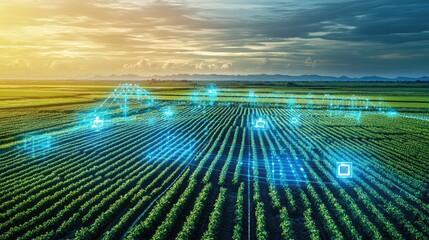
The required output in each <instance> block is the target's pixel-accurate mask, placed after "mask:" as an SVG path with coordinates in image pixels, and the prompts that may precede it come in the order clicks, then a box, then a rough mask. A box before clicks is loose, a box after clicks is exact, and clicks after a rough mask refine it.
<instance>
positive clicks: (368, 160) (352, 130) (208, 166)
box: [0, 101, 429, 240]
mask: <svg viewBox="0 0 429 240" xmlns="http://www.w3.org/2000/svg"><path fill="white" fill-rule="evenodd" d="M173 107H174V110H175V116H174V117H173V118H171V119H165V118H164V117H163V116H162V112H159V111H151V110H150V109H149V110H147V111H142V112H138V113H135V114H134V115H132V119H133V120H132V121H118V122H117V123H115V124H111V125H109V126H107V127H106V128H104V129H102V130H101V131H90V130H89V129H87V128H75V126H74V124H75V121H69V120H66V118H64V117H63V116H62V115H61V114H57V113H55V112H52V113H51V112H49V111H46V112H45V113H43V114H46V115H49V119H50V120H49V123H45V125H43V124H42V123H41V122H40V120H38V118H43V119H46V118H45V117H43V116H41V115H37V116H36V115H35V116H34V119H32V122H34V125H33V126H32V128H33V132H34V133H46V132H52V133H54V134H53V136H54V141H53V145H52V149H50V151H48V152H46V153H44V154H43V156H38V157H32V156H31V154H28V153H25V152H24V151H23V150H22V149H20V148H19V147H17V146H14V144H13V143H11V144H10V145H11V146H10V147H7V148H4V149H2V150H1V151H2V152H1V153H2V154H1V155H0V239H60V238H75V239H174V238H177V239H231V238H232V239H237V240H238V239H385V238H388V239H427V238H429V199H428V197H427V196H428V191H429V190H428V188H429V182H428V179H429V171H428V162H427V161H428V156H429V148H428V147H427V144H428V143H429V124H428V122H427V121H419V120H418V119H411V118H389V117H387V116H384V115H375V114H374V115H365V116H363V119H362V121H361V123H360V124H356V123H355V122H354V121H353V120H351V119H348V118H333V117H332V116H330V115H329V113H328V112H327V111H324V110H320V109H305V108H302V109H294V110H291V109H287V108H280V107H278V106H270V105H265V106H264V105H260V106H251V105H238V104H236V105H230V106H225V105H224V104H216V103H215V104H212V105H205V106H204V107H195V106H194V105H193V104H192V103H190V102H186V101H182V102H179V103H178V104H175V105H174V106H173ZM66 108H67V109H68V110H70V111H73V110H76V109H75V108H76V106H73V105H71V106H67V107H66ZM160 108H165V105H162V104H161V105H160ZM297 113H299V116H300V123H299V125H297V126H294V125H292V124H290V117H291V115H292V114H297ZM12 116H14V117H15V119H21V118H31V116H28V115H26V114H23V113H19V112H17V113H12ZM257 116H265V120H266V121H267V123H268V124H269V127H268V128H266V129H263V130H261V129H253V128H252V127H251V125H250V124H249V123H251V122H252V119H254V118H255V117H257ZM11 118H12V117H11V116H7V115H1V119H2V121H5V122H6V121H12V120H11ZM118 118H120V117H118ZM17 124H18V125H19V124H20V123H19V122H17ZM2 129H3V130H4V131H3V132H2V133H1V139H3V141H2V142H1V143H2V144H6V143H9V142H10V139H12V137H11V136H12V135H13V134H16V132H17V131H18V130H17V128H16V127H15V128H12V127H7V126H3V127H2ZM17 145H19V144H17ZM339 161H352V162H353V178H351V179H339V178H337V177H336V165H335V164H336V162H339Z"/></svg>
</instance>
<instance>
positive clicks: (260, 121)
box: [255, 118, 267, 128]
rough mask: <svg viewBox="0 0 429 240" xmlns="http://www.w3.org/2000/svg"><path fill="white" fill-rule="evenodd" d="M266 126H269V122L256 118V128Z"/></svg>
mask: <svg viewBox="0 0 429 240" xmlns="http://www.w3.org/2000/svg"><path fill="white" fill-rule="evenodd" d="M266 126H267V122H266V121H264V120H263V119H262V118H259V119H258V120H256V123H255V128H266Z"/></svg>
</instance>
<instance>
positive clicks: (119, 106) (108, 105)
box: [95, 83, 154, 119]
mask: <svg viewBox="0 0 429 240" xmlns="http://www.w3.org/2000/svg"><path fill="white" fill-rule="evenodd" d="M152 103H154V99H153V97H152V96H151V95H150V94H149V92H147V91H146V90H145V89H142V88H141V87H139V86H138V85H137V84H129V83H123V84H119V85H118V87H117V88H116V89H115V90H114V91H113V92H112V93H111V94H110V95H109V96H108V97H107V98H106V99H105V100H104V101H103V102H102V103H101V104H100V105H99V106H98V108H97V109H95V112H97V113H99V112H105V113H106V114H110V115H114V114H115V112H116V114H117V112H118V110H120V111H122V113H123V116H124V118H125V119H129V118H130V116H129V113H132V112H136V111H139V110H140V109H142V107H143V105H151V104H152Z"/></svg>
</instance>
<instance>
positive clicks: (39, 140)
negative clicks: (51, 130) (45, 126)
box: [23, 135, 52, 158]
mask: <svg viewBox="0 0 429 240" xmlns="http://www.w3.org/2000/svg"><path fill="white" fill-rule="evenodd" d="M51 147H52V137H51V136H50V135H26V136H25V138H24V145H23V149H24V150H25V151H26V152H27V153H29V154H31V156H32V157H33V158H34V157H37V156H41V155H45V154H47V153H48V151H50V149H51Z"/></svg>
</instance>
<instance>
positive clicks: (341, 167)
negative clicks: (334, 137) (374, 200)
mask: <svg viewBox="0 0 429 240" xmlns="http://www.w3.org/2000/svg"><path fill="white" fill-rule="evenodd" d="M352 172H353V171H352V163H351V162H337V177H338V178H351V177H352Z"/></svg>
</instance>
